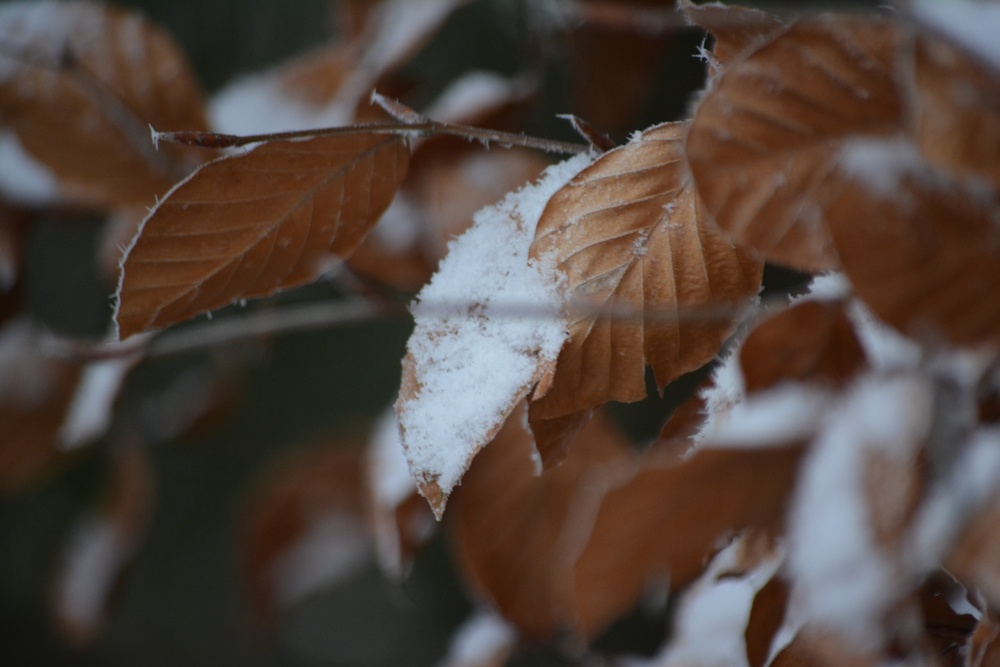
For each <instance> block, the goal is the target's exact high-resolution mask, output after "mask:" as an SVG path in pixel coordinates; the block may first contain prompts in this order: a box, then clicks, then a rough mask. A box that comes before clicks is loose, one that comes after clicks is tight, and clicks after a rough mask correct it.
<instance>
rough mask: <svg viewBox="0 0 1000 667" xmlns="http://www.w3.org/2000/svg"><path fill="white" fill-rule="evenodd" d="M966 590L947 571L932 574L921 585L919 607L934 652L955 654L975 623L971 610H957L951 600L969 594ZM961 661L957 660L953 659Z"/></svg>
mask: <svg viewBox="0 0 1000 667" xmlns="http://www.w3.org/2000/svg"><path fill="white" fill-rule="evenodd" d="M966 595H967V594H966V591H965V589H964V588H962V586H961V585H960V584H958V583H957V582H956V581H955V580H954V579H953V578H952V577H951V575H950V574H948V573H947V572H944V571H940V572H936V573H934V574H932V575H931V576H930V577H928V578H927V580H926V581H925V582H924V584H923V586H921V587H920V591H919V602H920V610H921V612H922V616H923V619H924V632H925V633H926V635H927V639H928V641H929V642H930V644H931V646H932V647H933V650H934V653H935V655H940V656H945V655H955V656H956V657H957V654H958V652H959V649H960V648H961V647H962V646H963V645H964V644H965V643H966V641H967V640H968V639H969V638H970V636H971V635H972V633H973V630H974V629H975V627H976V619H975V617H973V616H972V615H971V614H963V613H959V612H958V611H956V609H955V608H954V607H953V606H952V601H954V600H962V599H965V598H966ZM954 664H958V663H954Z"/></svg>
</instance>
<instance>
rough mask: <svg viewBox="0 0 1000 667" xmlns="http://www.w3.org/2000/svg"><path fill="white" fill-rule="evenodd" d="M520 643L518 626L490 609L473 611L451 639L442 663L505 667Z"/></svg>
mask: <svg viewBox="0 0 1000 667" xmlns="http://www.w3.org/2000/svg"><path fill="white" fill-rule="evenodd" d="M516 645H517V630H516V629H515V628H514V627H512V626H511V625H510V624H509V623H508V622H507V621H505V620H504V619H503V618H502V617H500V616H498V615H497V614H496V613H495V612H493V611H489V610H482V609H480V610H478V611H476V612H474V613H473V615H472V616H470V617H469V618H468V619H467V620H466V621H465V622H464V623H462V625H461V627H459V629H458V630H457V631H456V632H455V635H454V636H453V637H452V639H451V646H450V647H449V649H448V655H447V657H445V659H444V660H443V661H442V662H440V663H439V665H440V667H503V666H504V665H506V664H507V660H508V658H510V656H511V654H513V652H514V649H515V648H516Z"/></svg>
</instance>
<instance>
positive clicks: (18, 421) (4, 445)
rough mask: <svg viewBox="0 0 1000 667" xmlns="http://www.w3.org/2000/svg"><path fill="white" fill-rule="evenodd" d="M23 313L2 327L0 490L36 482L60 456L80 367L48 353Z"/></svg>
mask: <svg viewBox="0 0 1000 667" xmlns="http://www.w3.org/2000/svg"><path fill="white" fill-rule="evenodd" d="M37 336H38V331H37V330H36V329H35V328H34V325H33V324H31V323H30V322H29V321H28V320H26V319H25V318H23V317H20V318H13V319H11V320H8V321H7V322H6V323H5V324H4V326H3V328H0V433H2V437H0V492H6V491H15V490H18V489H21V488H23V487H25V486H27V485H29V484H31V483H32V482H34V481H36V480H37V479H38V478H39V477H40V476H41V475H43V474H44V473H46V472H48V471H50V470H51V469H52V467H53V466H54V465H56V464H57V463H58V462H59V461H61V460H62V459H63V458H64V454H63V452H62V451H60V449H59V442H58V434H59V429H60V427H61V425H62V423H63V419H64V418H65V415H66V411H67V408H68V406H69V403H70V400H71V399H72V397H73V393H74V391H75V390H76V386H77V382H78V380H79V378H80V367H79V366H75V365H73V364H70V363H67V362H63V361H59V360H55V359H52V358H49V357H46V356H45V355H43V354H42V351H41V350H40V349H38V345H37V344H36V340H37Z"/></svg>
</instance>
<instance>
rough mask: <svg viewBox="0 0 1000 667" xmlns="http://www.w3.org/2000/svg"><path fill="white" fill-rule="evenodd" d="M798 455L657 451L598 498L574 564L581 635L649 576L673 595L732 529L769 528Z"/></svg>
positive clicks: (630, 602)
mask: <svg viewBox="0 0 1000 667" xmlns="http://www.w3.org/2000/svg"><path fill="white" fill-rule="evenodd" d="M802 454H803V448H802V447H801V446H791V447H777V448H762V449H710V448H702V449H699V450H697V451H696V452H695V453H694V454H693V455H691V456H690V457H688V458H685V459H682V458H681V457H680V455H679V454H678V453H677V452H676V451H671V450H666V451H662V452H659V451H658V452H657V453H656V455H655V456H654V457H653V458H652V459H651V460H650V461H649V462H648V463H646V464H645V465H644V466H643V469H642V470H641V471H640V472H639V473H638V474H637V475H636V476H635V477H634V478H633V479H632V480H631V481H629V482H627V483H626V484H624V485H622V486H620V487H619V488H616V489H614V490H612V491H610V492H609V493H608V494H607V495H606V496H605V497H604V499H603V501H602V502H601V508H600V512H599V514H598V516H597V521H596V522H595V524H594V527H593V530H592V532H591V537H590V541H589V543H588V544H587V547H586V550H585V551H584V553H583V555H582V557H581V558H580V560H579V561H578V562H577V564H576V566H575V568H574V577H575V587H576V594H577V599H578V605H579V609H580V617H581V619H582V620H581V625H582V627H583V628H584V631H585V634H586V635H587V636H594V634H596V633H597V632H600V630H601V629H603V628H604V627H605V626H606V625H607V623H609V622H610V621H611V620H613V619H614V618H616V617H617V616H618V615H619V614H621V613H623V612H625V611H627V610H629V609H631V608H632V607H633V606H634V605H635V603H636V602H637V601H638V600H639V599H640V598H641V596H642V593H643V590H644V589H645V587H646V586H647V585H648V583H649V582H651V581H654V580H656V579H657V578H662V577H669V585H670V590H674V591H676V590H678V589H680V588H682V587H683V586H685V585H686V584H688V583H690V582H691V581H693V580H694V579H695V578H697V577H698V576H699V575H700V574H701V572H702V571H703V570H704V567H705V564H706V562H707V561H708V559H709V557H710V556H711V555H712V554H713V553H714V552H715V551H716V550H718V548H719V546H720V545H724V544H725V543H726V540H727V539H729V538H731V537H733V536H735V535H736V534H737V533H739V532H741V531H743V530H745V529H748V528H758V529H762V530H764V531H774V530H775V529H776V528H777V527H778V526H779V525H780V523H781V522H782V520H783V518H784V513H785V508H786V503H787V501H788V497H789V495H790V494H791V491H792V486H793V484H794V482H795V477H796V473H797V471H798V467H799V462H800V460H801V458H802ZM556 470H559V469H558V468H557V469H556Z"/></svg>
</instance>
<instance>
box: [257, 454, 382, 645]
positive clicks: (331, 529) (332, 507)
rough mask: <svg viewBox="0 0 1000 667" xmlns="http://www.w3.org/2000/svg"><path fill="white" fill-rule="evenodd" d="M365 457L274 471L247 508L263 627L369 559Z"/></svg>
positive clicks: (318, 457)
mask: <svg viewBox="0 0 1000 667" xmlns="http://www.w3.org/2000/svg"><path fill="white" fill-rule="evenodd" d="M361 466H362V455H361V449H360V448H359V447H356V446H353V445H344V444H341V443H334V445H333V446H330V445H326V446H320V447H317V448H311V449H307V450H305V451H303V452H300V453H298V454H297V455H296V456H294V457H293V458H291V459H290V460H289V461H288V462H287V463H286V464H285V465H283V466H281V467H279V468H278V469H277V470H275V471H274V472H273V473H272V475H271V476H270V477H269V478H268V479H267V480H266V481H265V482H264V483H263V484H262V485H261V486H260V487H259V488H258V489H256V492H255V495H254V497H253V499H252V501H251V503H250V504H249V506H248V507H247V508H246V512H245V519H246V527H245V537H244V557H245V558H246V562H245V565H246V568H245V572H246V577H247V584H248V586H247V588H248V591H249V593H250V596H251V602H252V611H253V612H254V614H255V616H256V621H257V622H258V623H260V624H262V626H263V627H268V626H269V625H270V623H271V622H272V621H273V620H274V618H275V617H276V616H277V615H278V614H279V613H280V612H282V611H286V610H287V609H288V608H290V607H291V606H293V605H294V604H296V603H298V602H300V601H301V600H302V599H303V598H305V597H306V596H308V595H309V594H311V593H314V592H315V591H317V590H319V589H321V588H322V587H323V586H328V585H330V584H332V583H334V582H336V581H339V580H341V579H343V578H344V577H347V576H349V575H351V574H352V573H353V572H355V571H356V570H357V568H358V566H360V565H361V564H363V563H364V562H365V561H366V559H367V558H368V555H369V546H370V545H369V540H368V533H367V530H366V526H365V522H364V520H363V514H362V500H361V488H360V484H361V476H362V468H361Z"/></svg>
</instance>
